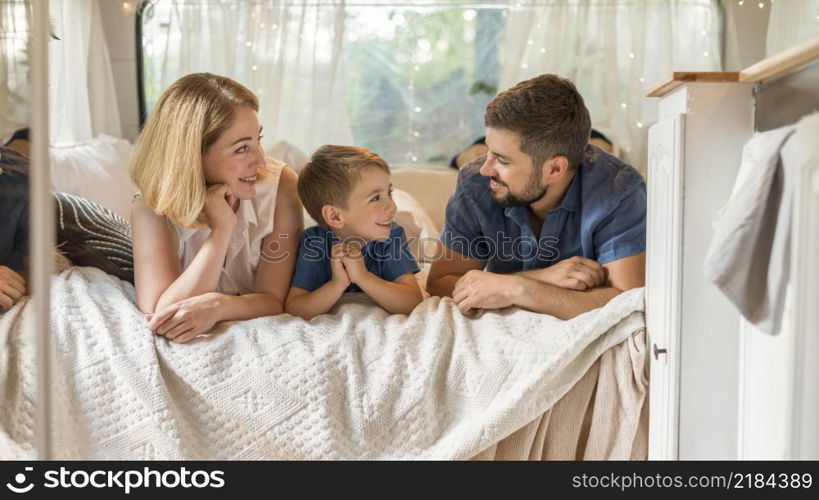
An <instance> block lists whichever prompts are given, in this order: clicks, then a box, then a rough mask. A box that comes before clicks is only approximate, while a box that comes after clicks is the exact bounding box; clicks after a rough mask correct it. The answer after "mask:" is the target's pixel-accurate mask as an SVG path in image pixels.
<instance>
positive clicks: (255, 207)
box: [171, 158, 285, 295]
mask: <svg viewBox="0 0 819 500" xmlns="http://www.w3.org/2000/svg"><path fill="white" fill-rule="evenodd" d="M284 166H285V164H284V163H282V162H280V161H279V160H276V159H274V158H267V167H268V169H269V170H270V174H269V177H268V178H267V179H265V182H264V183H258V184H256V196H254V197H253V199H250V200H240V201H239V208H238V210H237V211H236V227H235V228H234V229H233V234H231V236H230V243H228V248H227V255H226V257H225V264H224V266H223V267H222V275H221V276H220V278H219V288H218V290H217V291H218V292H220V293H224V294H229V295H240V294H245V293H251V292H253V282H254V280H255V278H256V268H257V267H258V265H259V256H260V254H261V249H262V240H263V239H264V238H265V236H267V235H269V234H270V233H272V232H273V216H274V213H275V209H276V194H277V193H278V191H279V178H280V177H281V173H282V169H283V168H284ZM171 224H172V225H173V227H174V229H176V234H177V236H178V237H179V260H180V262H181V263H182V269H183V270H184V269H186V268H187V267H188V266H189V265H190V263H191V261H192V260H193V258H194V257H196V254H197V253H199V250H200V249H201V248H202V245H204V244H205V240H207V238H208V236H209V235H210V228H207V227H206V228H203V229H185V228H183V227H180V226H179V225H177V224H176V223H174V222H171Z"/></svg>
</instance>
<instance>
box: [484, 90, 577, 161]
mask: <svg viewBox="0 0 819 500" xmlns="http://www.w3.org/2000/svg"><path fill="white" fill-rule="evenodd" d="M484 123H485V124H486V126H487V127H492V128H499V129H505V130H511V131H513V132H517V133H519V134H520V135H521V140H520V146H519V147H520V150H521V151H523V152H524V153H526V154H528V155H529V156H531V157H532V161H533V162H534V164H535V167H539V166H540V165H542V164H543V163H544V162H545V161H547V160H549V159H550V158H552V157H554V156H558V155H562V156H565V157H566V158H567V159H568V160H569V167H570V168H572V169H576V168H577V167H578V166H579V165H580V163H581V162H582V161H583V156H584V154H585V150H586V145H587V144H588V142H589V134H590V133H591V118H589V110H588V109H586V104H585V103H584V102H583V96H581V95H580V92H578V91H577V88H576V87H575V86H574V84H573V83H572V82H571V81H570V80H567V79H565V78H561V77H559V76H557V75H550V74H545V75H540V76H536V77H534V78H531V79H529V80H525V81H523V82H520V83H518V84H517V85H515V86H514V87H512V88H510V89H507V90H505V91H503V92H501V93H500V94H498V95H497V96H496V97H495V98H494V99H492V101H491V102H490V103H489V105H488V106H487V107H486V113H485V114H484Z"/></svg>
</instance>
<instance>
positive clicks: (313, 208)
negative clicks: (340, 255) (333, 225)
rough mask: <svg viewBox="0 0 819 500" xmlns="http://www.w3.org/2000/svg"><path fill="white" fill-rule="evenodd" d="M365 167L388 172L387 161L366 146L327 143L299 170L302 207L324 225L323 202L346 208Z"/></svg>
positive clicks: (325, 223)
mask: <svg viewBox="0 0 819 500" xmlns="http://www.w3.org/2000/svg"><path fill="white" fill-rule="evenodd" d="M365 167H375V168H380V169H381V170H383V171H384V172H387V173H388V174H389V173H390V167H389V165H387V162H385V161H384V160H383V159H382V158H381V157H380V156H378V155H377V154H375V153H373V152H372V151H370V150H368V149H365V148H358V147H354V146H335V145H332V144H327V145H325V146H322V147H320V148H318V149H317V150H316V151H315V152H314V153H313V156H312V158H310V161H309V162H308V163H307V165H305V166H304V168H303V169H302V171H301V172H300V173H299V183H298V191H299V197H300V198H301V202H302V203H303V204H304V208H305V209H306V210H307V213H309V214H310V217H312V218H313V220H315V221H316V222H317V223H318V224H319V226H321V227H323V228H326V227H327V222H326V221H325V220H324V216H323V215H322V214H321V208H322V207H323V206H324V205H333V206H336V207H340V208H347V200H348V198H349V197H350V193H352V192H353V189H354V188H355V184H356V182H358V180H359V179H360V178H361V171H362V170H363V169H364V168H365Z"/></svg>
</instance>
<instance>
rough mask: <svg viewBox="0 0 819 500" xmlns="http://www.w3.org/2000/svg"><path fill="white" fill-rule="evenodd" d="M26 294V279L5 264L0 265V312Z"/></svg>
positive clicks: (7, 308) (6, 309)
mask: <svg viewBox="0 0 819 500" xmlns="http://www.w3.org/2000/svg"><path fill="white" fill-rule="evenodd" d="M25 294H26V280H25V278H23V277H22V276H20V275H19V274H18V273H16V272H14V271H13V270H12V269H10V268H8V267H6V266H0V312H5V311H8V310H9V309H11V307H12V306H13V305H14V304H16V303H17V301H18V300H20V298H21V297H22V296H23V295H25Z"/></svg>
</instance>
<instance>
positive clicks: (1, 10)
mask: <svg viewBox="0 0 819 500" xmlns="http://www.w3.org/2000/svg"><path fill="white" fill-rule="evenodd" d="M29 16H30V5H29V3H28V2H27V1H24V0H0V139H2V138H3V137H5V136H7V135H9V134H11V133H12V132H14V131H15V130H17V129H20V128H23V127H25V126H26V124H27V123H28V119H29V86H28V81H29V79H28V37H29Z"/></svg>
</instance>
